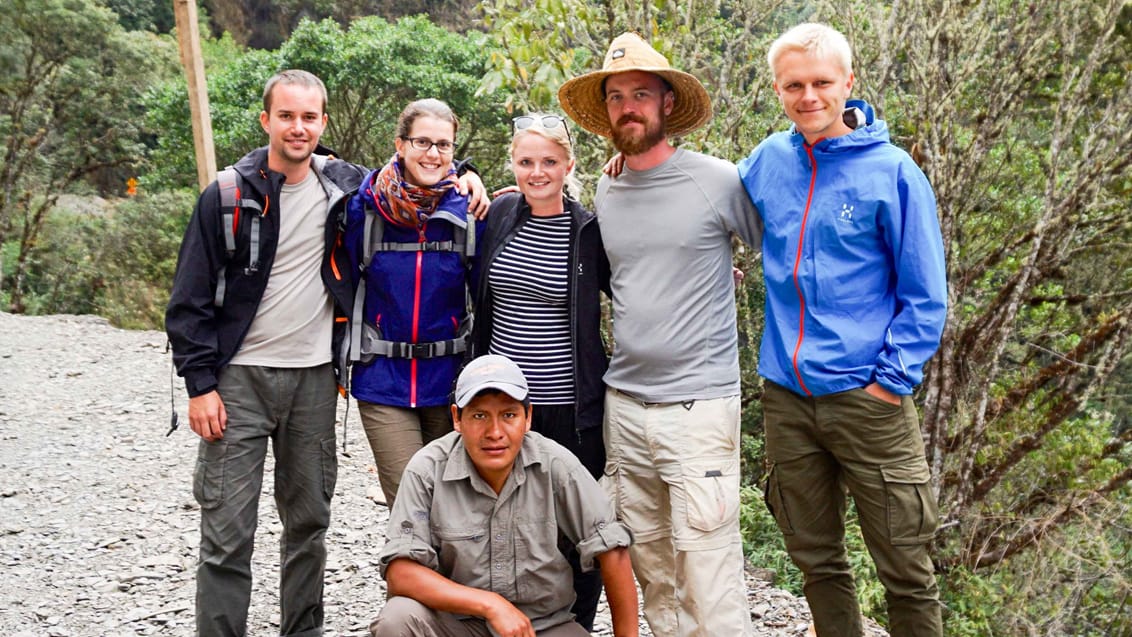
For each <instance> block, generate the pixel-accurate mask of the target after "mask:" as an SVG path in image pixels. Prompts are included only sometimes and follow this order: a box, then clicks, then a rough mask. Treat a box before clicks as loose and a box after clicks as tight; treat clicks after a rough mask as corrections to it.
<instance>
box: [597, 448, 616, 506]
mask: <svg viewBox="0 0 1132 637" xmlns="http://www.w3.org/2000/svg"><path fill="white" fill-rule="evenodd" d="M598 485H600V486H601V488H602V490H604V491H605V495H606V496H607V497H609V504H610V506H612V507H613V511H614V513H615V514H616V515H617V519H618V520H620V519H621V465H620V464H619V463H617V462H614V461H612V460H607V461H606V463H605V469H604V470H603V471H602V474H601V479H599V480H598Z"/></svg>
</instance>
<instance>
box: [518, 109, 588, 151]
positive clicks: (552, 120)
mask: <svg viewBox="0 0 1132 637" xmlns="http://www.w3.org/2000/svg"><path fill="white" fill-rule="evenodd" d="M536 123H537V124H538V125H539V126H540V127H541V128H544V129H546V130H550V129H552V128H557V127H559V126H561V127H562V128H563V130H565V131H566V140H567V141H569V142H570V145H571V146H572V145H573V144H574V140H573V139H572V138H571V137H570V127H569V126H567V125H566V118H564V117H562V116H560V115H542V116H540V117H535V116H534V115H520V116H518V117H515V118H513V119H512V120H511V136H512V137H514V136H515V133H516V132H518V131H521V130H526V129H528V128H530V127H531V126H534V125H535V124H536Z"/></svg>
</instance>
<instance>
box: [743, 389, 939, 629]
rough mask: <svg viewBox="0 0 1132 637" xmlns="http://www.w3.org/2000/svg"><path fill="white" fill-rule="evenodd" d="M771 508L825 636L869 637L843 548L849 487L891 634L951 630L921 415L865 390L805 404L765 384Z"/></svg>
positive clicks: (804, 400)
mask: <svg viewBox="0 0 1132 637" xmlns="http://www.w3.org/2000/svg"><path fill="white" fill-rule="evenodd" d="M763 413H764V414H765V427H766V457H767V463H768V465H769V472H768V477H767V485H766V502H767V507H768V508H769V509H770V511H771V513H773V514H774V518H775V520H776V521H777V523H778V527H779V529H781V531H782V533H783V535H784V537H785V539H786V550H787V551H788V552H789V553H790V558H791V559H792V560H793V561H794V563H795V564H797V565H798V568H799V569H801V571H802V573H803V574H804V575H805V578H806V582H805V593H806V600H807V601H808V602H809V604H810V611H811V612H812V613H813V617H814V625H815V627H816V628H817V632H818V635H821V636H822V637H829V636H830V635H852V636H857V635H861V634H862V628H861V620H860V615H861V613H860V609H859V607H858V604H857V597H856V589H855V587H854V585H853V577H852V575H851V573H850V569H849V558H848V556H847V554H846V551H845V509H846V497H845V494H846V491H848V493H849V494H850V495H852V496H853V501H854V503H855V504H856V506H857V514H858V518H859V520H860V524H861V532H862V534H863V536H864V539H865V544H866V545H867V546H868V548H869V553H870V554H871V555H872V557H873V561H874V562H875V563H876V570H877V576H878V577H879V578H880V581H881V583H882V584H884V587H885V591H886V595H885V598H886V601H887V603H888V619H889V632H891V633H892V634H893V635H899V636H900V637H906V636H921V635H931V636H938V635H941V634H942V633H943V628H942V623H941V619H940V606H939V601H938V600H939V590H938V588H937V587H936V581H935V574H934V571H933V568H932V562H931V557H930V555H929V553H928V543H929V542H930V541H931V539H932V536H933V534H934V533H935V529H936V525H937V524H938V514H937V509H936V503H935V500H934V499H933V498H932V494H931V488H930V485H929V480H930V472H929V469H928V464H927V461H926V460H925V458H924V445H923V439H922V438H921V435H920V426H919V417H918V415H917V414H916V407H915V406H914V405H913V403H912V398H911V397H910V396H904V397H903V402H902V404H901V405H891V404H889V403H886V402H884V401H882V400H879V399H877V398H874V397H873V396H871V395H869V394H868V393H866V392H865V391H864V390H863V389H856V390H851V391H847V392H841V393H838V394H832V395H829V396H820V397H816V398H806V397H803V396H799V395H797V394H795V393H793V392H791V391H789V390H787V389H785V388H783V387H781V386H779V385H776V384H774V383H771V382H769V381H767V383H766V391H765V393H764V395H763Z"/></svg>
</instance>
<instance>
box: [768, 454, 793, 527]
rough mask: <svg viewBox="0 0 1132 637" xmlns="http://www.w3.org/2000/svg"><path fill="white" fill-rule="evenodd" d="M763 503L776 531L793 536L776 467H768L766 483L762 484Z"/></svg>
mask: <svg viewBox="0 0 1132 637" xmlns="http://www.w3.org/2000/svg"><path fill="white" fill-rule="evenodd" d="M763 502H764V503H766V508H767V510H768V511H770V514H771V515H772V516H773V517H774V522H775V523H776V524H777V525H778V530H779V531H782V534H783V535H794V525H793V524H791V523H790V515H789V512H788V511H787V510H786V503H785V500H783V499H782V487H781V486H779V483H778V467H777V466H776V465H773V464H772V465H770V471H768V472H767V476H766V482H765V483H764V484H763Z"/></svg>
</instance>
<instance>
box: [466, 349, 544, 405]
mask: <svg viewBox="0 0 1132 637" xmlns="http://www.w3.org/2000/svg"><path fill="white" fill-rule="evenodd" d="M485 389H498V390H499V391H501V392H503V393H505V394H507V395H508V396H510V397H512V398H514V399H515V400H523V399H524V398H526V397H527V377H526V376H523V370H521V369H519V366H518V365H516V364H515V363H514V362H513V361H512V360H511V359H510V358H507V357H506V356H499V355H498V354H487V355H485V356H480V357H479V358H477V359H475V360H473V361H472V362H470V363H468V365H467V367H465V368H464V371H462V372H460V378H459V379H457V380H456V406H457V407H459V408H461V409H463V408H464V407H467V406H468V403H470V402H472V399H473V398H475V397H476V394H478V393H480V392H481V391H483V390H485Z"/></svg>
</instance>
